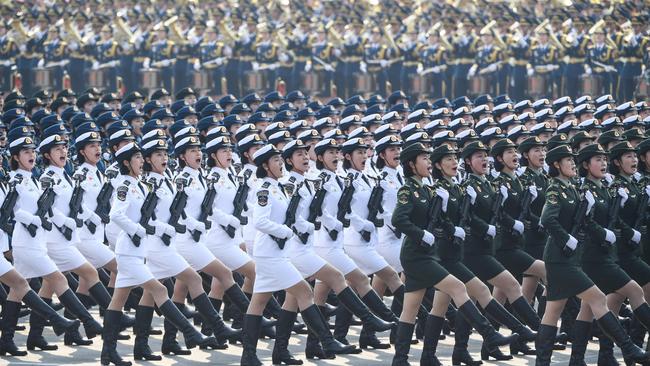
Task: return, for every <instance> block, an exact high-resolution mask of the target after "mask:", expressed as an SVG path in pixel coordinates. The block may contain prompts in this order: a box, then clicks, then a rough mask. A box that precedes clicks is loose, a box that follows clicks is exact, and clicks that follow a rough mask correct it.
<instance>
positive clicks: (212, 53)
mask: <svg viewBox="0 0 650 366" xmlns="http://www.w3.org/2000/svg"><path fill="white" fill-rule="evenodd" d="M199 50H200V58H199V61H198V62H195V64H194V69H195V70H196V71H199V70H201V69H204V70H206V71H207V72H208V73H210V75H212V85H213V88H214V89H213V90H212V92H213V93H214V94H216V95H221V94H223V93H225V90H221V78H222V77H223V76H224V65H225V63H226V59H227V57H228V56H230V55H232V50H231V49H230V47H228V46H227V45H226V44H224V43H223V42H221V41H219V40H218V36H217V30H216V29H215V28H214V27H208V28H207V29H206V30H205V40H204V41H203V43H201V45H200V46H199Z"/></svg>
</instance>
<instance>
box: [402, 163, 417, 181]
mask: <svg viewBox="0 0 650 366" xmlns="http://www.w3.org/2000/svg"><path fill="white" fill-rule="evenodd" d="M412 161H413V160H409V161H405V162H403V163H402V170H404V176H405V177H412V176H414V175H415V172H414V171H413V169H412V168H411V166H410V165H409V163H410V162H412Z"/></svg>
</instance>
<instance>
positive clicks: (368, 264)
mask: <svg viewBox="0 0 650 366" xmlns="http://www.w3.org/2000/svg"><path fill="white" fill-rule="evenodd" d="M345 252H346V253H348V255H349V256H350V258H352V260H353V261H354V262H355V263H356V264H357V267H359V269H360V270H361V272H363V273H364V274H366V275H371V274H373V273H377V272H379V270H381V269H382V268H385V267H388V262H386V260H385V259H384V257H382V256H381V255H379V253H377V250H376V249H375V247H367V246H356V245H348V246H346V247H345Z"/></svg>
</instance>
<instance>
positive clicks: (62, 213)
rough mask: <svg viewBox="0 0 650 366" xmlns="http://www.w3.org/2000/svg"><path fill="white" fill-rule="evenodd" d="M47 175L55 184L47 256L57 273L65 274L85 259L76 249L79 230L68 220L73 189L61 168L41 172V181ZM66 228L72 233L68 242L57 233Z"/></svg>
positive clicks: (47, 236)
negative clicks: (54, 265) (52, 262)
mask: <svg viewBox="0 0 650 366" xmlns="http://www.w3.org/2000/svg"><path fill="white" fill-rule="evenodd" d="M48 175H49V176H51V178H52V179H53V180H54V182H55V183H54V184H55V185H54V186H53V188H54V192H55V193H56V196H55V197H54V203H53V204H52V216H51V217H50V221H51V222H52V231H51V232H50V233H48V234H47V235H46V242H47V255H48V256H49V257H50V258H52V260H53V261H54V263H56V266H57V267H58V268H59V271H61V272H67V271H71V270H73V269H75V268H79V267H81V266H82V265H83V264H84V263H86V258H84V256H83V255H81V252H79V250H78V249H77V243H78V242H79V233H78V231H79V230H77V227H76V224H74V223H73V220H72V219H70V198H72V191H73V190H74V187H73V186H72V185H73V182H72V179H71V178H70V176H68V174H67V173H66V172H65V170H64V169H63V168H59V167H55V166H52V165H50V166H48V167H47V168H46V169H45V170H44V171H43V175H42V176H41V179H43V177H45V176H48ZM71 221H72V222H71ZM66 222H67V223H66ZM66 227H67V228H68V229H70V231H71V232H72V236H71V239H70V240H68V239H66V238H65V237H64V236H63V234H61V231H59V228H61V229H64V228H66Z"/></svg>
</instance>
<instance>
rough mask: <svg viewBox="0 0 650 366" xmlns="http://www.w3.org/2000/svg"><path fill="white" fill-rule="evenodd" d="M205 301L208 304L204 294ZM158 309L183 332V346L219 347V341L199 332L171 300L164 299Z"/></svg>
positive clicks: (190, 347)
mask: <svg viewBox="0 0 650 366" xmlns="http://www.w3.org/2000/svg"><path fill="white" fill-rule="evenodd" d="M205 301H207V302H208V304H209V303H210V301H209V300H208V297H207V296H205ZM210 307H212V306H210ZM159 309H160V311H161V312H162V313H163V315H164V316H165V319H168V320H169V321H171V322H172V323H173V324H174V326H176V328H178V330H180V331H181V332H182V333H183V337H184V338H185V347H187V348H189V349H192V348H194V347H196V346H214V347H219V343H218V342H217V340H216V339H215V338H214V337H204V336H203V334H201V332H199V331H197V330H196V329H195V328H194V326H192V324H191V323H190V322H189V320H187V318H186V317H185V316H184V315H183V313H181V312H180V310H179V309H178V308H177V307H176V305H174V303H173V302H172V301H171V300H167V301H165V302H164V303H163V304H162V305H160V306H159ZM212 310H214V309H212Z"/></svg>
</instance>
